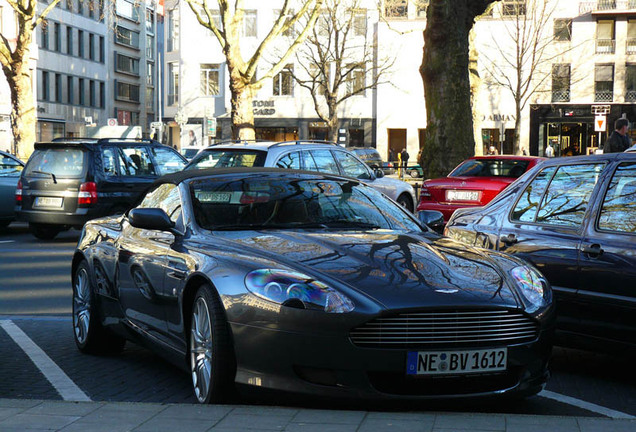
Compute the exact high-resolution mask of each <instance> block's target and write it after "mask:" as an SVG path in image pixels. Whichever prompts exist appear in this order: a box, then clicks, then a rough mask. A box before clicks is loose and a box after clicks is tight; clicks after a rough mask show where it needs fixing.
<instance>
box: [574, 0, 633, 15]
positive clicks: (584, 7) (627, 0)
mask: <svg viewBox="0 0 636 432" xmlns="http://www.w3.org/2000/svg"><path fill="white" fill-rule="evenodd" d="M633 9H636V0H596V1H582V2H580V3H579V14H581V15H583V14H586V13H589V12H594V11H604V12H607V11H627V10H633Z"/></svg>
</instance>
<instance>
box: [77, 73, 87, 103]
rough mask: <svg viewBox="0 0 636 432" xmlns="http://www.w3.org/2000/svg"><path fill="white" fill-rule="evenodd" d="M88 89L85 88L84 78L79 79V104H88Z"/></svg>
mask: <svg viewBox="0 0 636 432" xmlns="http://www.w3.org/2000/svg"><path fill="white" fill-rule="evenodd" d="M85 93H86V89H85V88H84V78H80V79H79V105H80V106H84V105H86V95H85Z"/></svg>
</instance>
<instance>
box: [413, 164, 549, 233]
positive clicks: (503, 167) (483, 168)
mask: <svg viewBox="0 0 636 432" xmlns="http://www.w3.org/2000/svg"><path fill="white" fill-rule="evenodd" d="M544 159H545V158H542V157H535V156H512V155H497V156H474V157H472V158H470V159H466V160H465V161H464V162H462V163H460V164H459V165H458V166H457V167H456V168H455V169H454V170H453V171H451V173H450V174H449V175H448V176H447V177H442V178H437V179H432V180H426V181H424V182H423V184H422V190H421V191H420V203H419V204H418V206H417V210H418V211H420V210H437V211H440V212H442V214H443V215H444V222H448V219H449V218H450V217H451V215H452V214H453V212H454V211H455V210H457V209H458V208H464V207H478V206H483V205H485V204H487V203H489V202H490V201H491V200H492V199H493V198H494V197H495V196H497V194H498V193H499V192H501V191H502V190H504V189H505V188H506V186H508V185H509V184H510V183H512V182H513V181H515V179H517V177H521V175H522V174H523V173H525V172H526V171H528V170H529V169H530V168H532V167H533V166H535V165H537V164H538V163H539V162H541V161H542V160H544Z"/></svg>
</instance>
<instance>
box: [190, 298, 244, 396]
mask: <svg viewBox="0 0 636 432" xmlns="http://www.w3.org/2000/svg"><path fill="white" fill-rule="evenodd" d="M234 369H235V368H234V358H233V355H232V347H231V344H230V331H229V326H228V323H227V320H226V319H225V314H224V311H223V307H222V306H221V302H220V300H219V299H218V297H217V296H216V295H215V293H214V292H213V291H212V288H211V287H210V286H209V285H202V286H201V287H200V288H199V289H198V291H197V293H196V295H195V297H194V302H193V304H192V315H191V320H190V371H191V373H192V386H193V389H194V394H195V396H196V397H197V400H198V401H199V402H200V403H211V402H220V401H223V400H227V399H228V398H229V397H230V396H231V395H232V394H233V388H232V384H233V381H234Z"/></svg>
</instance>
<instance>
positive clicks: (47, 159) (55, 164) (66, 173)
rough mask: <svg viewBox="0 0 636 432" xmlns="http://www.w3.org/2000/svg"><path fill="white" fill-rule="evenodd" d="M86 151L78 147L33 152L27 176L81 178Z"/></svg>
mask: <svg viewBox="0 0 636 432" xmlns="http://www.w3.org/2000/svg"><path fill="white" fill-rule="evenodd" d="M84 153H85V152H84V150H82V149H81V148H77V147H60V148H47V149H39V150H36V151H35V152H33V154H32V155H31V157H30V158H29V161H28V163H27V165H26V168H25V171H24V172H25V174H27V175H33V174H35V175H40V176H47V175H51V174H52V175H54V176H55V177H81V176H82V173H83V172H84Z"/></svg>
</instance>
